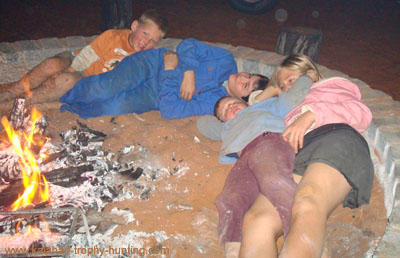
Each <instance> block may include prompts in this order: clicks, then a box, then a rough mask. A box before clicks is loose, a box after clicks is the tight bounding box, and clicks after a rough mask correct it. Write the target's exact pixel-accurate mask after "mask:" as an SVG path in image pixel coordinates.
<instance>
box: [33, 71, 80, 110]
mask: <svg viewBox="0 0 400 258" xmlns="http://www.w3.org/2000/svg"><path fill="white" fill-rule="evenodd" d="M82 78H83V77H82V75H81V74H79V73H61V74H60V75H59V76H57V77H56V78H55V81H54V82H52V83H45V84H44V85H43V86H41V87H38V88H36V89H34V90H33V91H32V96H31V101H30V102H31V104H38V103H44V102H53V101H58V100H59V99H60V98H61V97H62V96H63V95H64V94H65V93H66V92H67V91H69V90H70V89H72V88H73V87H74V86H75V84H76V83H77V82H78V81H79V80H80V79H82ZM49 80H52V79H49ZM48 85H52V86H48Z"/></svg>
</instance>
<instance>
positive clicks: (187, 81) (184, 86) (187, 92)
mask: <svg viewBox="0 0 400 258" xmlns="http://www.w3.org/2000/svg"><path fill="white" fill-rule="evenodd" d="M195 90H196V83H195V81H194V71H186V72H185V73H184V74H183V80H182V83H181V90H180V94H181V97H182V98H183V99H185V100H187V101H189V100H191V99H192V97H193V94H194V92H195Z"/></svg>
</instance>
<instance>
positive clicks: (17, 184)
mask: <svg viewBox="0 0 400 258" xmlns="http://www.w3.org/2000/svg"><path fill="white" fill-rule="evenodd" d="M92 170H93V166H91V165H83V166H79V167H72V168H59V169H54V170H52V171H49V172H46V173H44V175H45V177H46V180H47V181H48V182H50V183H52V184H56V185H60V186H64V187H68V186H75V185H79V184H80V183H82V182H83V181H84V180H87V178H85V177H81V175H82V174H83V173H85V172H87V171H92ZM24 190H25V187H24V183H23V180H22V179H17V180H13V181H11V182H10V184H9V185H8V186H7V188H5V189H4V190H3V191H1V192H0V207H8V206H9V205H11V204H12V203H14V202H15V201H16V200H17V199H18V197H19V196H20V195H21V194H22V193H23V192H24Z"/></svg>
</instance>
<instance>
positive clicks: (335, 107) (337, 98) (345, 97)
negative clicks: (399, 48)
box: [301, 79, 372, 132]
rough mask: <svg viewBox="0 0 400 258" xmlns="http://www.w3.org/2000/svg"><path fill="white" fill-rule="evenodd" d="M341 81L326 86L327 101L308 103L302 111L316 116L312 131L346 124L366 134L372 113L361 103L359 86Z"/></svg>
mask: <svg viewBox="0 0 400 258" xmlns="http://www.w3.org/2000/svg"><path fill="white" fill-rule="evenodd" d="M339 80H340V81H334V84H332V85H330V84H328V85H327V86H326V87H328V89H329V91H330V92H324V94H325V97H324V98H325V99H321V100H320V101H313V102H310V103H307V104H306V105H304V106H303V107H302V109H301V111H302V113H305V112H307V111H312V112H313V113H314V114H315V124H314V125H313V126H312V129H315V128H317V127H320V126H322V125H325V124H331V123H346V124H349V125H350V126H352V127H353V128H355V129H356V130H358V131H359V132H364V131H365V130H366V129H367V128H368V126H369V125H370V123H371V121H372V114H371V111H370V110H369V108H368V107H367V106H366V105H365V104H364V103H362V102H361V93H360V90H359V88H358V86H357V85H355V84H354V83H352V82H350V81H348V80H344V79H339ZM318 87H319V86H317V87H316V90H318Z"/></svg>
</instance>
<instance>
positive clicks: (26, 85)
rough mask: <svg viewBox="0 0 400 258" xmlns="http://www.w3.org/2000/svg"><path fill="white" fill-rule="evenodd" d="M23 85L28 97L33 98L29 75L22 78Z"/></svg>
mask: <svg viewBox="0 0 400 258" xmlns="http://www.w3.org/2000/svg"><path fill="white" fill-rule="evenodd" d="M21 83H22V85H24V90H25V94H26V96H28V97H31V96H32V91H31V89H30V83H29V77H28V75H27V74H26V75H24V77H22V78H21Z"/></svg>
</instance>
